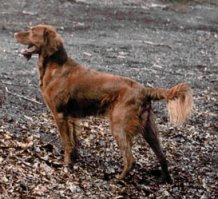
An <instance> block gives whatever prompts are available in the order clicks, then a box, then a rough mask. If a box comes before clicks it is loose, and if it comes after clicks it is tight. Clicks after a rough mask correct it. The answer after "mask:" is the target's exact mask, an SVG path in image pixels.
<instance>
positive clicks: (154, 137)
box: [142, 108, 172, 183]
mask: <svg viewBox="0 0 218 199" xmlns="http://www.w3.org/2000/svg"><path fill="white" fill-rule="evenodd" d="M142 119H143V123H144V124H143V129H142V131H143V132H142V135H143V137H144V138H145V140H146V141H147V142H148V144H149V145H150V146H151V148H152V150H153V151H154V153H155V155H156V156H157V158H158V160H159V162H160V165H161V169H162V180H163V181H166V182H167V183H172V179H171V177H170V174H169V171H168V165H167V160H166V157H165V155H164V153H163V150H162V147H161V144H160V140H159V136H158V129H157V126H156V124H155V121H154V113H153V111H152V110H151V108H150V109H149V110H146V111H145V112H144V113H143V114H142Z"/></svg>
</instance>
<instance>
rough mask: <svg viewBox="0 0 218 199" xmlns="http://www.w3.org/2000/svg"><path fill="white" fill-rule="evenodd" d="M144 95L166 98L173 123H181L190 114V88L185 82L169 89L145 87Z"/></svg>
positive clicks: (191, 105)
mask: <svg viewBox="0 0 218 199" xmlns="http://www.w3.org/2000/svg"><path fill="white" fill-rule="evenodd" d="M145 95H147V96H149V97H151V99H153V100H161V99H165V100H166V102H167V109H168V113H169V117H170V122H171V123H173V124H174V125H179V124H182V123H183V122H184V121H185V120H186V119H187V118H188V117H189V116H190V115H191V112H192V109H193V97H192V89H191V88H190V86H189V85H188V84H186V83H180V84H177V85H176V86H174V87H172V88H170V89H163V88H146V94H145Z"/></svg>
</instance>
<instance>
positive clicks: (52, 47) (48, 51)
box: [43, 28, 63, 56]
mask: <svg viewBox="0 0 218 199" xmlns="http://www.w3.org/2000/svg"><path fill="white" fill-rule="evenodd" d="M44 44H45V45H44V49H43V50H44V54H45V56H50V55H52V54H54V53H55V52H56V51H57V50H58V48H59V47H61V46H62V45H63V39H62V38H61V36H60V35H59V34H58V33H57V32H56V31H55V30H53V29H50V28H46V29H45V31H44Z"/></svg>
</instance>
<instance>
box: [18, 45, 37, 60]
mask: <svg viewBox="0 0 218 199" xmlns="http://www.w3.org/2000/svg"><path fill="white" fill-rule="evenodd" d="M35 51H36V47H35V46H29V47H28V48H26V49H23V50H21V54H22V55H23V56H24V57H25V58H26V59H27V60H29V59H30V58H31V56H32V54H33V53H34V52H35Z"/></svg>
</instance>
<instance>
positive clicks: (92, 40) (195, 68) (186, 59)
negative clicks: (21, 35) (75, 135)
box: [0, 0, 218, 199]
mask: <svg viewBox="0 0 218 199" xmlns="http://www.w3.org/2000/svg"><path fill="white" fill-rule="evenodd" d="M217 10H218V3H217V2H216V1H212V0H211V1H210V0H208V1H207V0H204V1H201V0H198V1H197V0H196V1H191V3H190V2H189V3H183V4H180V3H175V1H164V0H163V1H159V0H153V1H152V0H147V1H143V0H110V1H107V0H102V1H97V0H89V1H88V0H60V1H55V0H35V1H27V0H18V1H14V0H7V1H2V2H1V6H0V18H1V20H0V37H1V41H0V60H1V61H0V198H4V199H5V198H201V199H205V198H217V197H218V192H217V187H218V174H217V173H218V171H217V169H218V166H217V164H218V155H217V152H218V149H217V142H218V136H217V132H218V120H217V118H218V117H217V116H218V115H217V113H218V102H217V99H218V12H217ZM39 23H46V24H50V25H54V26H55V27H56V28H57V30H58V31H59V33H60V34H61V35H62V36H63V38H64V40H65V47H66V49H67V51H68V53H69V55H70V56H72V57H73V58H74V59H75V60H76V61H77V62H80V63H81V64H84V65H87V66H89V67H90V68H94V69H97V70H99V71H105V72H109V73H113V74H119V75H123V76H128V77H130V78H132V79H134V80H137V81H139V82H141V83H143V84H145V85H149V86H154V87H171V86H173V85H175V84H177V83H179V82H187V83H189V84H190V85H191V86H192V88H193V90H194V101H195V110H194V113H193V115H192V117H191V118H190V120H189V121H187V123H186V124H185V125H183V126H180V127H176V128H175V127H171V126H170V125H169V124H168V123H167V121H166V120H167V119H166V116H167V113H166V110H165V105H163V103H157V102H155V103H153V104H154V109H155V112H156V115H157V123H158V126H159V129H160V136H161V138H162V144H163V147H164V149H165V151H166V155H167V158H168V160H169V166H170V173H171V174H172V177H173V179H174V184H172V185H167V184H161V183H160V181H159V176H160V171H159V167H158V163H157V159H156V157H155V156H154V154H153V152H152V151H151V149H150V148H149V147H148V145H147V144H146V143H145V142H144V140H142V139H141V137H139V139H137V140H136V141H135V142H136V144H135V146H134V150H133V151H134V156H135V158H136V160H137V164H136V166H135V168H134V169H133V171H132V172H131V173H130V175H129V176H128V177H127V178H126V179H125V180H124V181H122V182H116V181H114V180H113V178H114V176H115V175H116V174H118V173H119V172H120V170H121V167H122V160H121V156H120V154H119V150H118V149H117V146H116V143H115V142H114V141H113V138H112V136H111V134H110V132H109V126H108V122H107V120H105V119H101V118H87V119H84V120H82V121H81V127H80V132H81V133H80V146H79V157H78V161H77V162H76V163H75V165H74V166H73V168H65V167H63V166H62V164H61V162H62V157H63V154H62V153H63V152H62V146H61V145H60V142H59V137H58V132H57V130H56V127H55V126H54V124H53V121H52V118H51V116H50V113H49V112H48V111H47V108H46V106H45V105H44V103H43V101H42V98H41V96H40V93H39V91H38V76H37V68H36V62H37V57H33V58H32V59H31V60H30V61H29V62H27V61H26V60H25V58H23V57H22V56H20V55H19V51H20V50H21V48H22V46H21V45H20V44H18V43H16V41H15V39H14V33H15V32H16V31H20V30H23V29H26V28H28V27H29V26H32V25H36V24H39Z"/></svg>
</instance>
